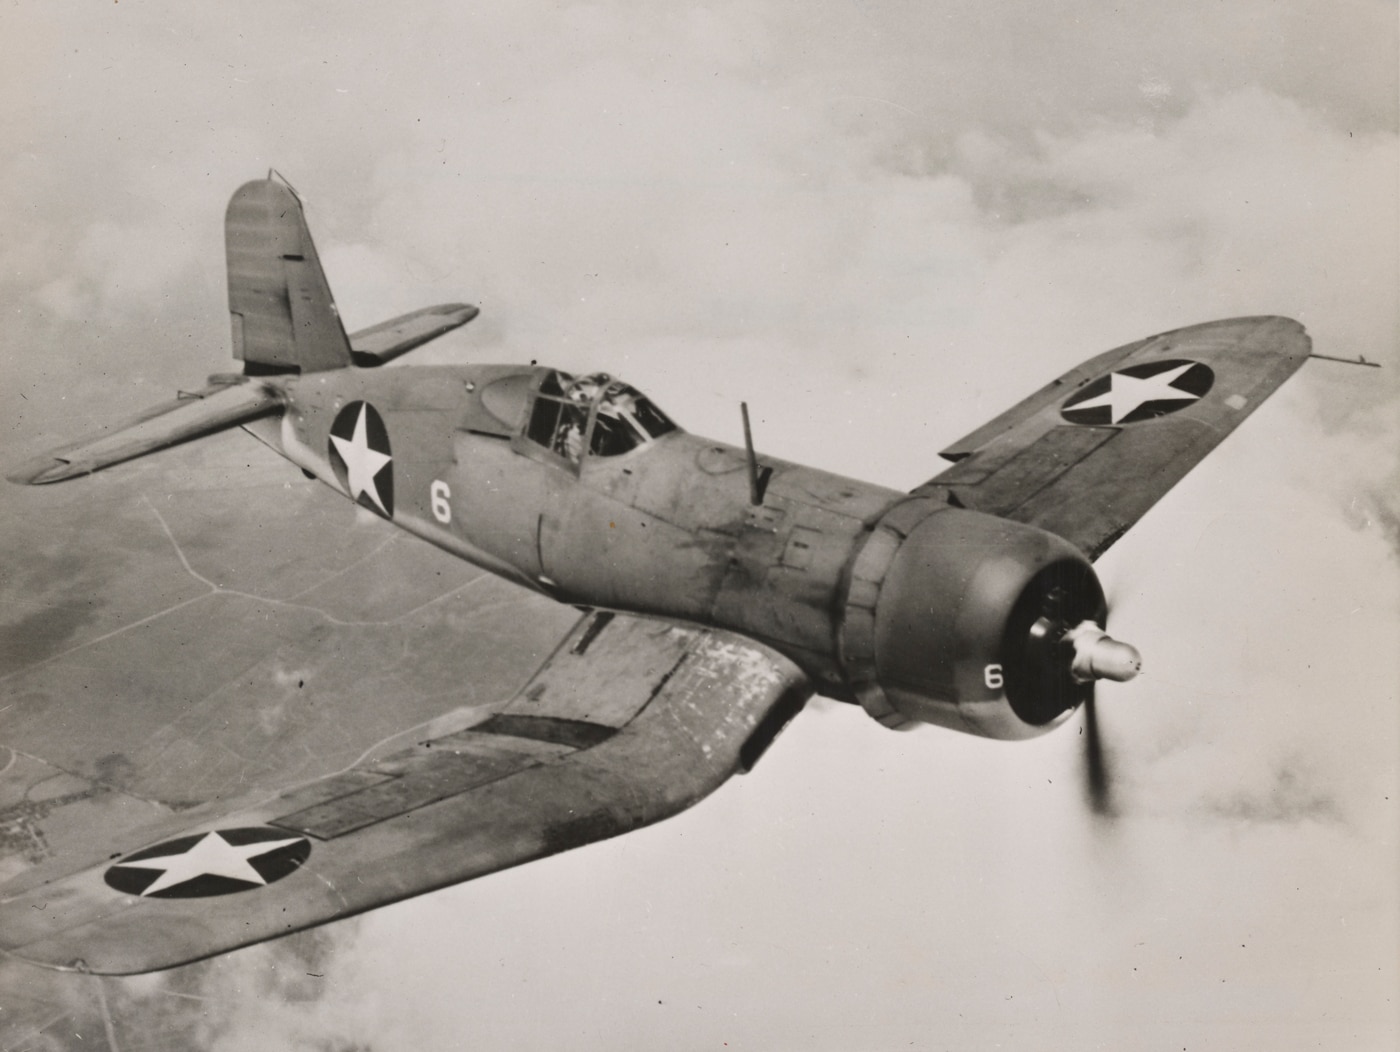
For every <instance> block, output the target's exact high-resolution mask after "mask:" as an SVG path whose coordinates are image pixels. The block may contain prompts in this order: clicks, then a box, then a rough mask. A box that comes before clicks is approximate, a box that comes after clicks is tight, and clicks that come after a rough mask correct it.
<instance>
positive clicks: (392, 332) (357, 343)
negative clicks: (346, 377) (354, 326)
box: [350, 303, 480, 368]
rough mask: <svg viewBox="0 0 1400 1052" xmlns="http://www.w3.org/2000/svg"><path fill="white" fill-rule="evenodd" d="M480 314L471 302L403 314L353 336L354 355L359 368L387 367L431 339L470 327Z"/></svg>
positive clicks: (444, 304)
mask: <svg viewBox="0 0 1400 1052" xmlns="http://www.w3.org/2000/svg"><path fill="white" fill-rule="evenodd" d="M479 313H480V312H479V311H478V310H477V309H476V308H475V307H473V306H472V305H471V304H469V303H442V304H439V305H438V306H436V307H424V308H422V309H421V310H416V311H410V312H409V313H408V314H400V315H399V316H398V317H397V318H390V319H389V320H388V321H382V322H380V323H379V324H378V325H371V326H370V327H369V328H368V329H361V330H360V331H359V332H357V333H352V334H351V336H350V356H351V358H352V359H353V360H354V362H355V364H356V365H358V366H361V367H362V368H363V367H367V366H372V365H383V364H384V363H385V362H388V361H392V360H393V359H395V358H397V357H398V356H399V355H401V354H407V353H408V352H409V351H411V350H413V349H414V348H415V347H421V346H423V344H425V343H427V342H428V341H429V340H436V339H437V338H438V337H439V336H441V335H443V334H444V333H449V332H451V331H452V330H453V329H457V328H460V327H462V326H463V325H465V324H467V322H469V321H471V320H472V319H473V318H475V317H476V316H477V314H479Z"/></svg>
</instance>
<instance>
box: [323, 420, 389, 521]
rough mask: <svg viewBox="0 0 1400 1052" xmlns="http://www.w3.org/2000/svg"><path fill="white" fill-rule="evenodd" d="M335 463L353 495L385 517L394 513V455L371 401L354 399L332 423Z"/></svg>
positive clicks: (343, 481)
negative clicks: (356, 400) (355, 400)
mask: <svg viewBox="0 0 1400 1052" xmlns="http://www.w3.org/2000/svg"><path fill="white" fill-rule="evenodd" d="M330 457H331V467H332V468H334V469H335V475H336V478H338V479H340V484H341V485H342V486H344V487H345V490H346V492H347V493H349V494H350V499H351V500H353V501H355V502H357V503H359V504H363V505H364V506H365V507H366V508H369V509H370V510H372V511H377V512H379V514H381V515H383V516H384V517H385V518H392V517H393V514H394V458H393V456H392V455H391V454H390V452H389V432H388V431H387V430H385V428H384V420H383V418H382V417H380V415H379V412H378V410H376V409H375V408H374V406H372V405H370V404H369V403H368V402H351V403H350V404H349V405H347V406H346V407H345V408H344V409H342V410H341V411H340V412H339V413H338V414H337V415H336V418H335V423H333V424H332V425H331V440H330Z"/></svg>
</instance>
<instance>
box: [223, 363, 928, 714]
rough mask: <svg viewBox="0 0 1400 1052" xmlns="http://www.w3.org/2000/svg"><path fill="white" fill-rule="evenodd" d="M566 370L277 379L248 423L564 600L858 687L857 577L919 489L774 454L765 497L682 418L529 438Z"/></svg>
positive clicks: (387, 508)
mask: <svg viewBox="0 0 1400 1052" xmlns="http://www.w3.org/2000/svg"><path fill="white" fill-rule="evenodd" d="M551 373H552V371H551V370H549V369H545V368H542V367H520V366H477V365H472V366H434V367H422V366H419V367H414V368H412V369H343V370H337V371H334V372H325V373H316V374H311V375H308V376H301V377H286V378H277V379H276V380H275V381H270V382H272V383H275V385H276V386H278V387H279V388H281V389H282V390H283V391H284V392H285V397H286V401H287V409H286V411H285V413H284V414H283V417H282V419H281V421H280V422H279V421H277V420H271V421H262V422H258V423H255V424H253V425H250V426H249V429H250V430H251V431H253V432H254V433H255V434H257V435H258V437H260V438H262V439H263V440H264V441H267V442H268V443H269V444H271V445H273V446H274V448H276V449H278V450H279V451H280V452H281V453H282V454H283V455H284V456H286V457H288V458H289V459H290V460H292V461H293V462H294V463H296V464H297V465H298V466H299V467H301V468H302V469H303V470H305V471H307V472H310V473H311V474H314V475H315V476H316V477H317V478H319V479H321V480H322V481H324V482H326V483H327V484H328V485H330V486H332V487H333V488H335V489H337V490H338V491H339V492H341V493H344V494H347V495H349V496H351V497H352V499H355V500H357V502H358V503H360V504H362V505H364V506H365V507H367V508H369V509H370V510H372V511H374V512H376V513H377V514H380V515H382V516H383V517H385V518H389V519H390V520H391V521H393V522H394V523H395V524H396V525H398V526H400V527H402V528H404V529H406V530H408V531H410V532H411V533H414V534H416V535H418V536H420V537H422V538H424V539H425V540H428V541H430V542H431V543H433V544H435V545H437V546H438V547H440V548H443V549H446V550H447V551H450V552H452V553H453V554H455V555H458V556H460V557H461V558H464V559H467V560H469V561H471V562H473V563H475V564H477V565H479V566H482V567H483V568H485V569H487V570H490V571H492V572H494V573H498V574H500V575H502V576H505V577H507V578H510V579H512V580H515V581H517V582H519V583H521V584H524V585H526V586H527V587H530V588H533V589H536V590H537V591H541V592H543V593H545V594H547V595H549V596H551V597H553V598H556V599H558V600H560V601H563V602H569V603H574V604H577V605H580V606H594V607H601V608H607V609H616V610H625V611H629V612H634V613H643V614H654V615H658V616H662V617H669V618H677V619H681V620H686V621H693V622H697V623H702V624H709V625H716V626H719V627H723V628H728V629H732V630H735V631H738V632H742V633H744V634H745V635H748V636H751V637H753V638H755V639H758V640H761V641H762V642H765V643H768V644H770V645H772V646H773V647H775V648H777V649H779V650H780V651H782V652H784V653H786V654H788V655H789V656H790V657H791V658H792V659H793V660H794V661H796V662H797V663H798V664H799V665H800V666H801V667H802V668H803V670H804V671H806V672H807V673H808V674H809V675H810V676H811V677H812V678H813V680H814V681H815V683H817V684H818V686H819V689H820V690H821V692H822V693H824V694H828V695H830V696H836V697H849V696H850V692H849V688H848V687H847V686H846V684H845V680H844V677H843V676H842V673H841V669H840V660H839V655H838V643H837V638H838V631H839V626H838V624H837V621H838V616H839V611H840V610H841V604H842V595H841V590H842V582H843V575H844V574H846V573H847V572H848V570H849V563H850V561H851V559H852V558H853V555H854V552H855V550H856V547H857V542H858V541H859V540H860V539H861V538H862V536H863V535H866V534H868V531H869V527H870V525H871V523H873V522H874V521H875V520H877V519H878V518H879V517H880V516H881V514H882V513H883V512H885V511H886V510H887V509H888V508H890V507H891V506H892V505H893V504H895V503H896V502H898V501H899V500H901V499H904V497H905V495H904V494H902V493H899V492H898V491H895V490H890V489H885V488H883V487H880V486H874V485H871V484H869V483H865V482H860V481H857V480H854V479H849V478H844V477H841V476H839V475H834V474H831V473H829V472H825V471H819V470H816V469H814V468H809V467H803V466H801V465H797V464H791V463H787V462H785V461H781V460H776V459H774V458H771V457H762V458H761V459H760V464H761V465H762V467H764V468H768V469H771V476H770V477H769V480H768V483H767V486H766V489H765V491H764V493H763V499H762V503H760V504H757V505H755V504H753V503H751V499H750V487H749V475H748V470H747V466H748V465H747V456H746V453H745V451H744V450H743V449H740V448H736V447H734V446H730V445H727V444H725V443H722V442H716V441H714V440H712V439H707V438H703V437H701V436H698V435H692V434H689V433H687V432H685V431H682V430H680V429H679V428H676V429H674V430H669V431H667V432H666V433H664V434H662V435H660V436H659V437H656V438H655V439H653V440H648V441H643V442H640V443H639V444H637V445H635V446H634V447H633V448H631V449H630V450H627V451H624V452H620V453H610V455H594V453H592V452H591V451H589V450H587V449H584V450H583V451H581V452H580V453H579V454H578V455H576V456H570V455H568V454H567V453H565V452H563V451H562V449H561V450H556V449H553V448H551V447H550V445H549V444H548V443H547V442H540V441H536V440H535V438H532V436H531V431H532V424H531V416H532V413H533V412H535V402H536V399H537V398H538V397H539V389H540V387H541V385H542V383H544V384H547V383H548V380H547V379H546V378H547V377H548V376H549V375H551ZM563 404H565V405H567V404H568V403H567V402H565V403H563ZM364 406H368V407H370V408H369V409H368V410H366V409H365V408H364ZM376 417H377V418H378V423H376V420H375V418H376ZM362 418H363V419H362ZM357 428H358V434H357V430H356V429H357ZM534 430H535V431H536V432H538V431H539V428H538V426H537V425H535V426H534ZM590 430H591V429H590ZM536 437H541V436H540V435H538V434H537V435H536ZM357 442H358V444H357ZM594 444H595V446H596V445H598V444H599V443H598V442H597V440H596V437H595V442H594ZM362 449H363V450H368V452H363V453H362ZM342 453H344V455H341V454H342ZM360 457H367V458H368V460H360V461H358V462H357V463H354V464H352V461H356V459H357V458H360ZM357 468H358V471H357V470H356V469H357ZM369 472H373V473H374V474H373V478H370V476H369V474H367V473H369ZM357 475H358V477H357Z"/></svg>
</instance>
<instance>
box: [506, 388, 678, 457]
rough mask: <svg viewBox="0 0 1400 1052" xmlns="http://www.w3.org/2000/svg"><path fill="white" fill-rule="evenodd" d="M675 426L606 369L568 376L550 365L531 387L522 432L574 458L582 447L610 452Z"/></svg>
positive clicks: (642, 442)
mask: <svg viewBox="0 0 1400 1052" xmlns="http://www.w3.org/2000/svg"><path fill="white" fill-rule="evenodd" d="M675 429H676V425H675V424H673V423H671V420H670V418H669V417H667V416H666V414H665V413H663V412H662V411H661V410H660V409H657V408H656V406H655V405H653V404H652V403H651V400H650V399H648V398H647V397H646V396H645V395H643V394H641V393H639V392H638V391H637V390H636V389H635V388H633V387H630V386H629V385H627V384H625V383H623V382H622V381H621V380H614V379H613V378H612V377H611V376H609V375H608V374H607V373H592V374H590V375H588V376H580V377H573V376H570V375H569V374H568V373H561V372H559V371H558V370H551V371H550V372H549V373H547V374H546V375H545V377H544V379H543V380H541V381H540V385H539V388H538V390H537V391H536V393H535V404H534V408H533V409H532V410H531V411H530V423H529V425H528V426H527V427H526V430H525V434H526V436H527V437H528V438H529V439H530V440H531V441H533V442H537V443H539V444H540V445H542V446H544V447H545V448H546V449H548V450H551V451H552V452H554V453H556V454H558V455H559V456H561V457H563V458H565V459H566V460H569V461H571V462H573V463H575V464H577V463H578V462H579V460H580V459H581V458H582V456H583V451H584V450H585V449H586V450H587V451H588V453H589V454H590V455H591V456H595V457H615V456H618V455H619V454H622V453H627V452H630V451H631V450H633V449H636V448H637V447H638V446H641V445H645V444H646V443H648V442H651V441H653V440H654V439H658V438H660V437H661V436H662V435H664V434H666V433H667V432H670V431H674V430H675Z"/></svg>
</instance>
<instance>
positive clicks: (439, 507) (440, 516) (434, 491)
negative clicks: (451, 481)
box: [428, 479, 452, 522]
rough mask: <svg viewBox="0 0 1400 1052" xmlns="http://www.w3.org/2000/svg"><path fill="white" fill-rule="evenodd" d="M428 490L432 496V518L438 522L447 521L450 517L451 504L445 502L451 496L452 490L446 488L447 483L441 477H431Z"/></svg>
mask: <svg viewBox="0 0 1400 1052" xmlns="http://www.w3.org/2000/svg"><path fill="white" fill-rule="evenodd" d="M428 492H429V493H430V494H431V496H432V502H433V518H435V519H437V521H438V522H449V521H451V519H452V505H451V504H449V503H447V501H448V498H450V497H451V496H452V491H451V490H450V489H448V488H447V483H446V482H443V481H442V479H433V484H432V486H430V487H429V489H428Z"/></svg>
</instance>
